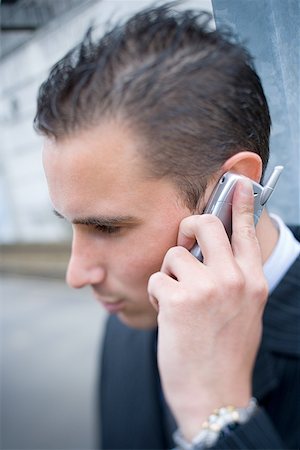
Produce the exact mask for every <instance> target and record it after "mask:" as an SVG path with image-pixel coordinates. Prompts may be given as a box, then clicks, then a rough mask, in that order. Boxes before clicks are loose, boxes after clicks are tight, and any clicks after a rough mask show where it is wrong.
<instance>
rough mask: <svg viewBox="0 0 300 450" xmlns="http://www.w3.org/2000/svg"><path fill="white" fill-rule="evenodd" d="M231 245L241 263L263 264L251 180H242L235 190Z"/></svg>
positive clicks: (244, 264) (249, 264)
mask: <svg viewBox="0 0 300 450" xmlns="http://www.w3.org/2000/svg"><path fill="white" fill-rule="evenodd" d="M231 245H232V249H233V253H234V256H235V258H236V259H237V260H238V261H239V264H242V266H244V267H247V268H248V270H249V268H250V267H251V266H252V268H253V266H261V254H260V247H259V244H258V240H257V238H256V232H255V225H254V196H253V188H252V184H251V182H250V181H249V180H247V179H245V180H240V181H239V182H238V183H237V186H236V188H235V191H234V196H233V205H232V238H231Z"/></svg>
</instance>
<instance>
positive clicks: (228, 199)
mask: <svg viewBox="0 0 300 450" xmlns="http://www.w3.org/2000/svg"><path fill="white" fill-rule="evenodd" d="M282 170H283V166H276V167H275V168H274V170H273V172H272V174H271V176H270V177H269V179H268V181H267V182H266V184H265V185H264V186H262V185H261V184H259V183H256V182H255V181H253V180H251V182H252V187H253V195H254V223H255V225H256V224H257V222H258V219H259V218H260V215H261V213H262V210H263V208H264V206H265V204H266V203H267V201H268V200H269V198H270V197H271V194H272V192H273V191H274V188H275V186H276V184H277V181H278V179H279V177H280V174H281V172H282ZM242 178H244V177H243V175H238V174H236V173H233V172H226V173H225V174H224V175H223V176H222V177H221V178H220V180H219V181H218V183H217V185H216V186H215V188H214V190H213V192H212V194H211V196H210V198H209V200H208V202H207V205H206V207H205V209H204V211H203V214H213V215H215V216H217V217H219V219H221V221H222V223H223V225H224V228H225V230H226V233H227V235H228V237H229V239H230V238H231V234H232V200H233V193H234V190H235V187H236V183H237V182H238V180H240V179H242ZM191 253H192V255H194V256H195V257H196V258H197V259H199V261H203V255H202V253H201V250H200V248H199V245H198V244H195V245H194V246H193V248H192V249H191Z"/></svg>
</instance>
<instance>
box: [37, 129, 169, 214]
mask: <svg viewBox="0 0 300 450" xmlns="http://www.w3.org/2000/svg"><path fill="white" fill-rule="evenodd" d="M142 145H143V142H142V139H141V138H139V136H138V135H135V134H134V132H133V131H132V130H131V129H129V128H126V127H125V126H120V125H119V124H116V123H114V122H109V123H105V124H102V125H101V126H99V127H97V128H93V129H91V130H86V131H84V132H81V133H78V134H77V135H76V136H75V135H74V136H72V137H68V138H65V139H62V140H60V141H53V140H50V139H46V140H45V145H44V150H43V162H44V168H45V173H46V177H47V181H48V186H49V192H50V197H51V199H52V202H53V204H54V207H55V209H57V210H58V212H60V213H62V214H63V215H65V216H66V217H69V218H70V219H71V218H72V217H74V216H76V215H78V214H82V213H85V214H89V213H92V214H94V213H95V208H96V209H97V210H98V212H99V213H101V214H104V213H107V214H110V213H115V212H116V209H118V212H120V211H121V212H122V210H123V211H124V212H125V211H126V212H127V211H128V209H129V208H136V207H138V208H143V207H145V206H143V202H144V203H145V205H146V204H147V202H151V200H153V199H155V197H157V196H158V197H160V196H163V195H172V194H173V197H174V189H175V188H174V186H173V185H172V184H171V182H169V181H167V180H155V179H153V178H151V177H150V174H149V171H148V170H147V162H146V161H145V160H144V158H143V157H142V156H141V150H142ZM149 196H150V197H151V198H149ZM96 212H97V211H96Z"/></svg>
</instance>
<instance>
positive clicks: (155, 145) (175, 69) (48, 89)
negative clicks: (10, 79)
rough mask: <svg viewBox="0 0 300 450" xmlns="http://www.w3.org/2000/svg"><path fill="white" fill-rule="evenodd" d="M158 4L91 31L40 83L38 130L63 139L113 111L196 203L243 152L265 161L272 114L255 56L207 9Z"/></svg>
mask: <svg viewBox="0 0 300 450" xmlns="http://www.w3.org/2000/svg"><path fill="white" fill-rule="evenodd" d="M173 6H174V4H173V3H169V4H166V5H163V6H159V7H152V8H149V9H146V10H144V11H142V12H139V13H138V14H136V15H134V16H133V17H132V18H130V19H129V20H128V21H127V22H126V23H124V24H118V25H116V26H115V27H114V28H113V29H112V30H111V31H108V32H107V33H106V34H105V35H104V36H103V37H102V38H101V39H100V40H99V41H95V40H93V39H92V36H91V34H92V33H91V30H89V31H88V32H87V33H86V35H85V37H84V39H83V41H82V42H81V43H80V44H79V45H78V46H77V47H75V48H74V49H73V50H71V51H70V52H69V53H68V54H67V55H66V56H65V57H64V58H63V59H61V60H60V61H59V62H58V63H57V64H56V65H55V66H54V67H53V68H52V70H51V72H50V75H49V77H48V79H47V80H46V81H45V82H44V83H43V84H42V85H41V87H40V90H39V95H38V103H37V113H36V117H35V120H34V124H35V128H36V130H37V131H39V132H41V133H42V134H45V135H47V136H52V137H55V138H56V139H60V138H63V137H66V136H68V135H70V134H72V133H74V132H76V131H78V130H82V129H87V128H89V127H94V126H96V125H97V123H100V121H101V120H103V119H106V118H111V117H114V118H120V120H122V121H126V122H127V123H128V124H129V125H130V126H131V127H133V129H134V130H135V131H136V132H138V133H139V135H140V136H142V137H143V138H144V141H145V146H144V147H143V149H141V153H142V155H143V157H144V158H146V160H147V163H148V167H149V170H150V171H151V173H152V174H153V175H154V176H157V177H162V176H169V177H171V178H172V179H173V180H174V181H175V182H176V183H177V185H178V186H179V188H180V190H181V192H182V193H183V194H184V199H185V201H186V202H187V204H188V205H189V207H190V208H191V209H194V208H195V207H196V205H197V202H198V200H199V197H200V196H201V195H202V193H203V189H204V188H205V187H206V185H207V181H208V178H209V177H210V176H211V175H212V174H215V173H216V172H217V171H218V170H219V169H220V168H221V165H222V164H223V163H224V162H225V161H226V159H228V158H229V157H230V156H232V155H233V154H235V153H237V152H239V151H241V150H249V151H253V152H255V153H258V154H259V155H260V156H261V158H262V161H263V169H265V167H266V165H267V161H268V156H269V134H270V115H269V110H268V105H267V101H266V98H265V96H264V92H263V89H262V86H261V82H260V79H259V77H258V75H257V74H256V72H255V70H254V68H253V63H252V58H251V56H250V55H249V54H248V52H247V51H246V50H245V49H244V48H243V47H242V46H241V45H240V44H238V43H237V42H236V39H234V38H233V36H232V35H231V34H230V33H229V32H228V31H226V32H220V31H214V30H211V28H210V20H211V17H210V16H209V15H208V14H207V13H205V12H199V11H192V10H185V11H175V10H174V9H173Z"/></svg>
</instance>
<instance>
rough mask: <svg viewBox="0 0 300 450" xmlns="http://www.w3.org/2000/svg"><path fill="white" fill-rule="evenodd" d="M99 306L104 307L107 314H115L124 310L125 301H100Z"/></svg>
mask: <svg viewBox="0 0 300 450" xmlns="http://www.w3.org/2000/svg"><path fill="white" fill-rule="evenodd" d="M101 304H102V305H103V306H104V308H105V309H106V311H108V312H109V313H117V312H119V311H121V310H122V309H123V308H124V305H125V301H124V300H118V301H117V302H104V301H101Z"/></svg>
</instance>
